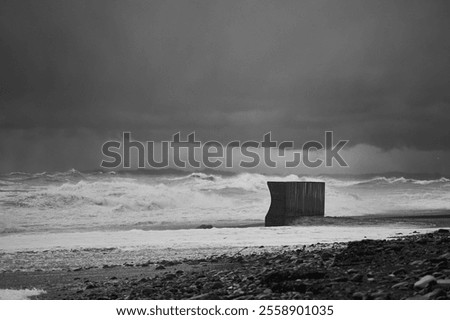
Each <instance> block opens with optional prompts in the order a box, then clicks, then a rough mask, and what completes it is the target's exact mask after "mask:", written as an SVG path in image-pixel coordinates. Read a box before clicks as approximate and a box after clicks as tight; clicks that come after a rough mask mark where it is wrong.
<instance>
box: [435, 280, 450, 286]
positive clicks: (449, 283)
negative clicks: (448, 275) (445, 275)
mask: <svg viewBox="0 0 450 320" xmlns="http://www.w3.org/2000/svg"><path fill="white" fill-rule="evenodd" d="M436 284H437V285H438V286H439V287H442V288H450V279H438V280H437V281H436Z"/></svg>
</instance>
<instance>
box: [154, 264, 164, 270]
mask: <svg viewBox="0 0 450 320" xmlns="http://www.w3.org/2000/svg"><path fill="white" fill-rule="evenodd" d="M164 269H166V267H164V266H163V265H161V264H160V265H158V266H156V268H155V270H164Z"/></svg>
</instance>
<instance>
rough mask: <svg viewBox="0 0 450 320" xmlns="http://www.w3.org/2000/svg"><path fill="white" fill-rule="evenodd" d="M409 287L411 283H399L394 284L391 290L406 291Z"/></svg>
mask: <svg viewBox="0 0 450 320" xmlns="http://www.w3.org/2000/svg"><path fill="white" fill-rule="evenodd" d="M408 287H409V282H408V281H403V282H399V283H396V284H394V285H393V286H392V287H391V288H392V289H399V290H406V289H408Z"/></svg>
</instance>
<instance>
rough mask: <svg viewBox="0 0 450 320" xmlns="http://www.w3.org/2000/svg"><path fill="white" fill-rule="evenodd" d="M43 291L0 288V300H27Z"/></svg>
mask: <svg viewBox="0 0 450 320" xmlns="http://www.w3.org/2000/svg"><path fill="white" fill-rule="evenodd" d="M43 293H45V291H44V290H39V289H22V290H13V289H0V300H28V299H29V298H30V297H34V296H38V295H40V294H43Z"/></svg>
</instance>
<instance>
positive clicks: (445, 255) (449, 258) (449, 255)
mask: <svg viewBox="0 0 450 320" xmlns="http://www.w3.org/2000/svg"><path fill="white" fill-rule="evenodd" d="M438 259H439V260H444V259H447V260H450V252H447V253H444V254H443V255H440V256H439V257H438Z"/></svg>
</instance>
